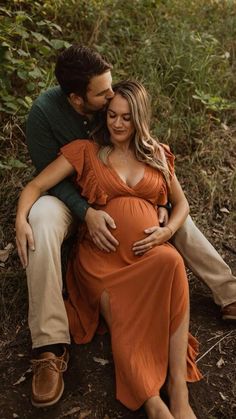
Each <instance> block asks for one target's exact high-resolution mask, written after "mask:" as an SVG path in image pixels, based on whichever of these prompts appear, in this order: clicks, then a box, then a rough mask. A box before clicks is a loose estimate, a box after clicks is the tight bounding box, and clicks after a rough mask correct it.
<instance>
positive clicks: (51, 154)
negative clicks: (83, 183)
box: [26, 104, 90, 221]
mask: <svg viewBox="0 0 236 419" xmlns="http://www.w3.org/2000/svg"><path fill="white" fill-rule="evenodd" d="M26 144H27V146H28V150H29V154H30V157H31V159H32V162H33V165H34V166H35V168H36V170H37V172H38V173H39V172H41V171H42V170H43V169H44V168H45V167H46V166H47V165H48V164H50V163H51V162H52V161H53V160H55V159H56V158H57V156H58V154H59V151H60V147H62V146H63V145H64V144H65V142H63V139H62V140H61V143H59V142H58V140H57V139H56V138H55V136H54V134H53V132H52V128H51V126H50V124H49V122H48V120H47V118H46V116H45V115H44V113H43V111H42V110H41V109H40V108H39V107H38V106H37V104H35V105H33V107H32V109H31V111H30V113H29V117H28V120H27V124H26ZM50 193H51V194H52V195H53V196H56V197H57V198H59V199H60V200H61V201H63V202H64V203H65V204H66V205H67V207H68V208H69V209H70V210H71V212H72V213H73V214H74V215H75V216H77V217H78V218H79V220H80V221H84V219H85V215H86V212H87V210H88V208H89V207H90V206H89V204H88V202H87V201H86V200H85V199H83V198H82V197H81V195H80V194H79V192H78V190H77V189H76V187H75V186H74V184H73V183H72V182H71V180H70V179H64V180H63V181H61V182H60V183H58V185H56V186H54V187H53V188H51V189H50Z"/></svg>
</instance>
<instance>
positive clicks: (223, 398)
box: [219, 391, 227, 400]
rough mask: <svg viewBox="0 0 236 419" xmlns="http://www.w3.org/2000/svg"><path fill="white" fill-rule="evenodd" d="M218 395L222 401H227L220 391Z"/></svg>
mask: <svg viewBox="0 0 236 419" xmlns="http://www.w3.org/2000/svg"><path fill="white" fill-rule="evenodd" d="M219 395H220V397H221V398H222V400H227V397H225V396H224V395H223V393H221V391H219Z"/></svg>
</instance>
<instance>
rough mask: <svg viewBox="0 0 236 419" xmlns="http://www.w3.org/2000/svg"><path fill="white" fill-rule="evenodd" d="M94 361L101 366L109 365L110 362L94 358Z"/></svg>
mask: <svg viewBox="0 0 236 419" xmlns="http://www.w3.org/2000/svg"><path fill="white" fill-rule="evenodd" d="M93 360H94V361H95V362H97V363H98V364H101V365H106V364H109V361H108V360H107V359H102V358H96V357H95V356H94V357H93Z"/></svg>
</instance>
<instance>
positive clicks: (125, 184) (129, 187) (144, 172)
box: [107, 156, 147, 189]
mask: <svg viewBox="0 0 236 419" xmlns="http://www.w3.org/2000/svg"><path fill="white" fill-rule="evenodd" d="M107 163H108V166H107V167H108V169H109V170H110V172H111V173H112V174H113V176H114V177H115V178H116V179H118V180H119V182H120V183H121V184H122V185H124V186H126V188H128V189H136V187H137V186H138V185H139V184H140V183H141V182H142V181H143V180H144V178H145V175H146V171H147V165H146V164H145V165H144V171H143V176H142V177H141V179H140V180H139V181H138V182H137V183H135V185H134V186H129V185H128V184H127V183H126V182H125V181H124V180H123V179H122V177H121V176H120V175H119V174H118V173H117V171H116V170H115V169H114V167H113V166H112V164H111V162H110V161H109V156H108V161H107Z"/></svg>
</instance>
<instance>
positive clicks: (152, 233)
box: [133, 226, 172, 256]
mask: <svg viewBox="0 0 236 419" xmlns="http://www.w3.org/2000/svg"><path fill="white" fill-rule="evenodd" d="M144 232H145V233H146V234H149V236H148V237H147V238H146V239H143V240H139V241H138V242H136V243H134V245H133V252H134V254H135V255H136V256H138V255H142V254H144V253H145V252H147V251H148V250H150V249H152V248H153V247H154V246H159V245H160V244H163V243H165V242H167V241H168V240H169V239H170V238H171V236H172V230H171V228H170V227H159V226H154V227H150V228H147V229H146V230H144Z"/></svg>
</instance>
